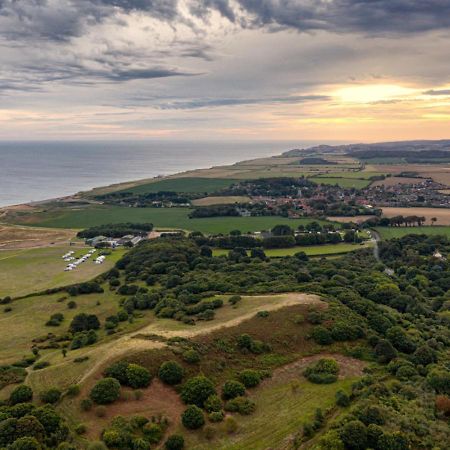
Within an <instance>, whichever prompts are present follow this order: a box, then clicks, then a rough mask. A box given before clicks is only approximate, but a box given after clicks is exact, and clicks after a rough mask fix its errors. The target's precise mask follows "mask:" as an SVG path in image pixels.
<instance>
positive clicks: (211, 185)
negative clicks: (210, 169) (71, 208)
mask: <svg viewBox="0 0 450 450" xmlns="http://www.w3.org/2000/svg"><path fill="white" fill-rule="evenodd" d="M235 182H236V180H233V179H230V178H228V179H225V178H166V179H163V180H160V181H155V182H153V183H148V184H141V185H138V186H135V187H131V188H129V189H124V190H123V191H119V192H133V193H134V194H148V193H150V192H159V191H172V192H190V193H203V192H204V193H210V192H216V191H218V190H220V189H223V188H226V187H228V186H230V185H232V184H233V183H235Z"/></svg>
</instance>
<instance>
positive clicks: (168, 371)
mask: <svg viewBox="0 0 450 450" xmlns="http://www.w3.org/2000/svg"><path fill="white" fill-rule="evenodd" d="M158 376H159V378H160V379H161V381H163V382H164V383H167V384H170V385H174V384H178V383H180V382H181V380H182V379H183V368H182V367H181V366H180V365H179V364H178V363H177V362H176V361H166V362H164V363H162V364H161V367H160V368H159V371H158Z"/></svg>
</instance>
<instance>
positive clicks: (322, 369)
mask: <svg viewBox="0 0 450 450" xmlns="http://www.w3.org/2000/svg"><path fill="white" fill-rule="evenodd" d="M338 373H339V365H338V363H337V362H336V361H335V360H334V359H319V361H317V362H316V363H315V364H312V365H311V366H309V367H308V368H307V369H306V370H305V372H304V375H305V377H306V378H307V379H308V380H309V381H311V382H312V383H316V384H329V383H334V382H335V381H336V380H337V374H338Z"/></svg>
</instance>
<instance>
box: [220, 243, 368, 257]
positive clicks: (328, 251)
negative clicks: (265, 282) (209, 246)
mask: <svg viewBox="0 0 450 450" xmlns="http://www.w3.org/2000/svg"><path fill="white" fill-rule="evenodd" d="M369 245H371V244H368V243H366V244H365V245H360V244H328V245H313V246H308V247H305V246H303V247H300V246H297V247H291V248H272V249H269V250H265V254H266V255H267V256H268V257H270V258H280V257H283V256H292V255H295V254H296V253H298V252H305V253H306V254H307V255H308V256H322V255H338V254H341V253H349V252H353V251H355V250H360V249H361V248H365V247H368V246H369ZM228 252H229V250H225V249H221V248H218V249H214V250H213V255H214V256H222V255H228Z"/></svg>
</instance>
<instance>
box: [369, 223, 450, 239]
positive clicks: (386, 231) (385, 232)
mask: <svg viewBox="0 0 450 450" xmlns="http://www.w3.org/2000/svg"><path fill="white" fill-rule="evenodd" d="M375 230H376V231H377V232H378V233H379V234H380V236H381V237H382V238H383V239H393V238H400V237H402V236H406V235H408V234H427V235H429V236H436V235H442V236H447V237H450V226H448V227H440V226H428V227H399V228H397V227H376V228H375Z"/></svg>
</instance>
